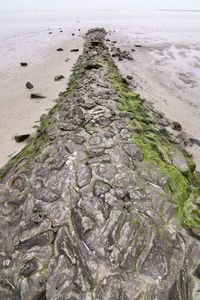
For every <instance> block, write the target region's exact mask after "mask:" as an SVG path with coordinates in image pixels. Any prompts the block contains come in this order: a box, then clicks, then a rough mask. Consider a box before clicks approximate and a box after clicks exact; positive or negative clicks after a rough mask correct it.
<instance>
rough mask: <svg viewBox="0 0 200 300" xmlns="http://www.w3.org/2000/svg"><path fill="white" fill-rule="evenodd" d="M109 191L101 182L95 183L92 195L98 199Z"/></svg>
mask: <svg viewBox="0 0 200 300" xmlns="http://www.w3.org/2000/svg"><path fill="white" fill-rule="evenodd" d="M109 190H110V186H109V185H108V184H107V183H105V182H103V181H96V182H95V186H94V194H95V195H96V196H97V197H100V196H102V195H104V194H106V193H108V192H109Z"/></svg>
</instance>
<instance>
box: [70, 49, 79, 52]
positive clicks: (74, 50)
mask: <svg viewBox="0 0 200 300" xmlns="http://www.w3.org/2000/svg"><path fill="white" fill-rule="evenodd" d="M70 51H71V52H79V49H71V50H70Z"/></svg>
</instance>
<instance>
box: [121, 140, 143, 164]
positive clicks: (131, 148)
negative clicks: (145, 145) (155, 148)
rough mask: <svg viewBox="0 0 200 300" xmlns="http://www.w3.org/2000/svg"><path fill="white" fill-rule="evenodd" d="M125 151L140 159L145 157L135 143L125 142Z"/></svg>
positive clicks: (133, 157)
mask: <svg viewBox="0 0 200 300" xmlns="http://www.w3.org/2000/svg"><path fill="white" fill-rule="evenodd" d="M123 148H124V150H125V152H126V153H127V154H128V155H129V156H130V157H131V158H132V159H135V160H138V161H141V160H142V159H143V154H142V152H141V150H140V149H139V148H138V146H137V145H135V144H125V145H124V146H123Z"/></svg>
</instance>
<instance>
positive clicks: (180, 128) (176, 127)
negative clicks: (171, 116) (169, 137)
mask: <svg viewBox="0 0 200 300" xmlns="http://www.w3.org/2000/svg"><path fill="white" fill-rule="evenodd" d="M172 129H174V130H177V131H181V130H182V126H181V124H180V123H179V122H172Z"/></svg>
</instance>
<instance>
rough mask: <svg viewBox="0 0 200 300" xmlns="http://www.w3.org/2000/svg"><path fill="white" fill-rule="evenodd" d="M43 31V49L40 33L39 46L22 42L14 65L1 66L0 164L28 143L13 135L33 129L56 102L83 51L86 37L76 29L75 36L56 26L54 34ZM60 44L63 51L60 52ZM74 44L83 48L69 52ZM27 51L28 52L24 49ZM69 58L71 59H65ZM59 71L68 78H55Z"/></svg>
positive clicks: (75, 46) (31, 131)
mask: <svg viewBox="0 0 200 300" xmlns="http://www.w3.org/2000/svg"><path fill="white" fill-rule="evenodd" d="M42 34H44V39H45V41H46V45H45V48H44V49H42V47H41V46H40V43H42V37H41V35H40V38H39V39H38V40H37V41H38V46H37V45H36V47H37V48H38V49H37V48H36V49H35V46H34V45H32V44H31V43H30V45H27V39H26V41H25V43H24V44H23V45H20V46H21V47H22V46H24V47H25V49H22V50H23V51H19V50H18V52H17V55H16V56H15V58H14V63H13V65H12V66H10V65H9V64H6V65H5V67H4V69H3V68H2V69H1V73H0V82H1V101H0V137H1V146H0V153H1V155H0V166H3V165H4V164H5V163H6V162H7V160H8V156H9V155H11V154H12V155H14V154H16V153H17V152H19V151H20V150H21V149H22V148H23V147H24V145H25V142H24V143H20V144H17V143H16V142H15V140H14V136H15V135H18V134H26V133H33V132H34V131H35V129H34V128H33V126H34V125H35V122H37V121H39V119H40V116H41V115H42V114H44V113H47V110H48V108H51V107H52V106H53V105H54V104H55V103H54V101H55V99H56V98H57V96H58V94H59V92H60V91H63V90H65V89H66V86H67V82H68V79H69V76H70V74H71V70H72V67H73V64H74V63H75V61H76V60H77V57H78V56H79V54H80V53H81V52H82V45H83V39H82V38H81V37H80V36H78V34H77V33H76V36H75V37H72V36H71V33H70V34H66V33H63V36H62V37H61V33H59V30H53V35H47V34H48V32H47V31H46V32H43V33H42ZM58 35H59V38H58ZM30 38H31V37H30ZM48 40H49V42H48ZM29 46H30V47H32V48H33V49H32V50H33V51H32V52H31V53H29V52H28V47H29ZM59 47H61V48H63V50H64V51H63V52H57V51H56V49H57V48H59ZM22 48H23V47H22ZM73 48H79V49H80V51H79V52H73V53H72V52H70V50H71V49H73ZM26 51H27V55H26V53H24V52H26ZM34 51H35V53H34ZM13 55H14V53H13ZM67 58H69V61H68V62H65V60H66V59H67ZM6 59H7V58H6ZM20 61H26V62H28V67H21V66H20ZM60 74H62V75H63V76H65V79H62V80H60V81H57V82H55V81H54V77H55V76H56V75H60ZM27 81H30V82H31V83H32V84H33V85H34V88H33V89H32V90H28V89H27V88H26V87H25V84H26V82H27ZM31 92H39V93H42V94H43V95H45V96H46V98H45V99H31V98H30V93H31Z"/></svg>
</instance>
